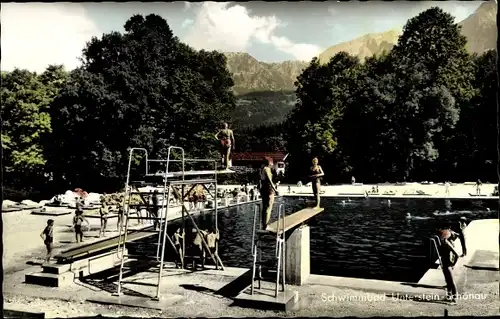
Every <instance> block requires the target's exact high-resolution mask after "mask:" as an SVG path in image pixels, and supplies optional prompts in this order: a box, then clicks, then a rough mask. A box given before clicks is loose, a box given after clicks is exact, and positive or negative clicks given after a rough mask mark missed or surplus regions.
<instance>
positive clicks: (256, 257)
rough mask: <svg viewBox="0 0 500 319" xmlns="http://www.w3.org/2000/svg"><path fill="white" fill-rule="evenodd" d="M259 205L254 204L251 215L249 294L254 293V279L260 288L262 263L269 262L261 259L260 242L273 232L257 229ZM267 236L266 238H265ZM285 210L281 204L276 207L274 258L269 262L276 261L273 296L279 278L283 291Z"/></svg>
mask: <svg viewBox="0 0 500 319" xmlns="http://www.w3.org/2000/svg"><path fill="white" fill-rule="evenodd" d="M259 211H260V210H259V206H258V205H256V206H255V209H254V217H253V233H252V257H253V266H252V285H251V288H250V294H252V295H253V294H254V289H255V281H256V280H257V282H258V286H257V289H261V281H262V279H263V277H262V271H263V267H262V266H264V265H267V264H268V263H269V262H263V261H262V247H261V244H262V242H263V241H265V240H266V239H270V237H271V236H272V235H274V234H273V233H271V232H269V231H266V230H257V227H258V226H257V223H259V224H260V220H258V218H257V215H260V212H259ZM266 237H267V238H266ZM285 240H286V238H285V212H284V208H283V204H280V205H279V208H278V220H277V229H276V239H275V245H276V248H275V256H274V260H272V261H271V263H273V264H274V262H276V282H275V284H276V286H275V291H274V296H275V297H276V298H277V297H278V292H279V284H280V278H281V291H285Z"/></svg>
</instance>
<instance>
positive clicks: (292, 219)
mask: <svg viewBox="0 0 500 319" xmlns="http://www.w3.org/2000/svg"><path fill="white" fill-rule="evenodd" d="M324 210H325V209H324V208H310V207H308V208H304V209H302V210H299V211H298V212H296V213H293V214H291V215H288V216H285V229H284V231H285V232H286V231H289V230H290V229H292V228H294V227H296V226H298V225H300V224H302V223H304V222H305V221H308V220H309V219H311V218H313V217H314V216H316V215H318V214H319V213H321V212H323V211H324ZM278 222H283V221H282V220H279V221H278V220H277V221H275V222H273V223H271V224H269V225H268V226H267V229H268V231H270V232H273V233H277V229H278Z"/></svg>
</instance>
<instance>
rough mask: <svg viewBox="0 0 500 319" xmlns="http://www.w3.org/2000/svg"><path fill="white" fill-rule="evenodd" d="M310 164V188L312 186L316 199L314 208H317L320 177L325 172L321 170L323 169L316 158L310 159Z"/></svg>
mask: <svg viewBox="0 0 500 319" xmlns="http://www.w3.org/2000/svg"><path fill="white" fill-rule="evenodd" d="M312 164H313V165H312V166H311V174H310V176H309V177H310V178H311V182H312V188H313V194H314V197H315V199H316V206H315V207H316V208H319V201H320V189H321V177H323V176H325V173H324V172H323V169H322V168H321V166H319V165H318V158H317V157H315V158H313V160H312Z"/></svg>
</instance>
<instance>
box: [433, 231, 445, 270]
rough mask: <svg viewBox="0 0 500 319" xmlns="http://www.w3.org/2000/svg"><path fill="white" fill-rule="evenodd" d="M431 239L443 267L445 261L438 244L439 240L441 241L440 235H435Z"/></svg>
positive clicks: (440, 265)
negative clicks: (442, 259) (442, 258)
mask: <svg viewBox="0 0 500 319" xmlns="http://www.w3.org/2000/svg"><path fill="white" fill-rule="evenodd" d="M430 240H431V242H432V244H433V245H434V248H435V249H436V254H437V256H438V260H439V267H442V265H443V263H442V261H441V254H440V253H439V249H438V244H437V242H439V237H438V236H434V237H432V238H431V239H430Z"/></svg>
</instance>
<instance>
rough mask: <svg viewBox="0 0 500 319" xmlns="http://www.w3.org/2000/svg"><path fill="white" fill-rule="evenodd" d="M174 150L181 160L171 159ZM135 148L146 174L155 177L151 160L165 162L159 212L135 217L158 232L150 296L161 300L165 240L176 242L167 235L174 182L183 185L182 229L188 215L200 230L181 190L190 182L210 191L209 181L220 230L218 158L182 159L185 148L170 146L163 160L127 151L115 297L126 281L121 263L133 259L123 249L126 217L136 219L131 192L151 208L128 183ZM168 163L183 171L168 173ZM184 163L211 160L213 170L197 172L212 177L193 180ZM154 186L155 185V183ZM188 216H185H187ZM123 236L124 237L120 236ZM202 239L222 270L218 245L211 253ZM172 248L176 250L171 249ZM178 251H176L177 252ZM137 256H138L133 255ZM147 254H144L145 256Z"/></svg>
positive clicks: (126, 225)
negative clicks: (155, 272) (155, 277)
mask: <svg viewBox="0 0 500 319" xmlns="http://www.w3.org/2000/svg"><path fill="white" fill-rule="evenodd" d="M173 150H176V151H180V153H181V159H173V158H171V157H172V151H173ZM137 151H141V152H144V153H145V154H146V155H145V158H146V167H145V176H146V177H153V176H158V174H157V173H155V172H153V173H150V172H149V168H148V167H149V163H150V162H157V163H164V165H165V171H164V172H163V173H162V175H163V183H162V185H161V187H162V188H163V197H162V203H161V206H160V205H157V206H156V207H154V209H157V208H158V206H160V209H159V210H157V212H158V215H157V216H155V217H150V218H148V217H146V218H143V217H139V215H138V217H137V219H141V218H142V219H144V220H146V219H150V220H155V223H154V227H155V229H154V230H153V231H152V232H154V233H158V240H157V250H156V256H155V257H152V256H151V259H152V261H155V262H157V263H159V267H160V268H159V272H158V280H157V283H156V284H155V285H154V286H156V287H157V289H156V294H155V297H154V298H152V299H154V300H159V299H160V295H161V279H162V276H163V265H164V261H165V248H166V247H165V245H166V243H167V241H168V242H169V244H170V245H171V246H172V247H173V248H175V245H174V243H173V242H172V239H171V238H170V237H169V236H168V234H167V225H168V218H169V214H168V212H169V206H170V205H169V202H170V198H171V193H172V191H174V190H173V185H180V186H181V188H182V191H181V194H180V195H181V196H180V197H181V207H182V209H181V210H182V226H181V228H182V232H183V233H185V228H186V217H189V218H190V219H191V221H192V223H193V225H194V226H195V227H196V229H197V231H198V232H199V231H200V229H199V228H198V225H197V224H196V222H195V220H194V218H193V217H192V216H191V214H190V213H189V211H188V209H186V207H185V199H186V197H187V194H189V193H185V192H184V190H185V186H186V185H193V188H194V187H195V186H196V185H199V184H201V185H203V186H204V188H205V189H207V190H209V188H208V187H206V184H208V183H211V184H214V186H215V187H214V194H212V193H211V192H210V191H209V194H210V195H211V196H213V198H214V199H215V205H214V213H215V229H216V232H217V233H218V231H219V228H218V219H217V212H218V207H217V206H218V205H217V161H216V160H212V159H186V158H185V153H184V149H183V148H182V147H177V146H170V147H169V148H168V151H167V159H166V160H162V159H149V158H148V152H147V150H146V149H144V148H131V149H130V152H129V162H128V168H127V180H126V183H125V200H124V202H123V203H122V205H124V211H125V212H124V217H123V219H122V221H121V224H120V226H119V236H118V237H119V239H118V246H117V253H118V256H119V258H120V259H121V261H120V273H119V278H118V288H117V292H116V293H115V294H114V295H117V296H120V295H121V288H122V284H124V283H126V281H124V280H123V272H124V269H125V267H124V265H125V261H126V259H129V258H134V256H132V255H126V254H125V249H126V242H127V234H128V232H129V219H136V218H130V206H131V199H132V196H133V195H134V194H139V195H141V198H142V201H143V202H144V207H145V208H146V209H148V210H150V209H151V205H150V204H149V202H148V200H147V199H146V198H145V196H144V195H145V192H138V191H134V189H132V186H131V181H130V171H131V166H132V158H133V155H134V152H137ZM171 162H181V165H182V171H180V172H171V171H170V168H171V167H170V163H171ZM186 162H208V163H213V167H214V170H213V171H203V172H200V173H201V174H200V175H202V174H204V175H207V174H213V176H214V177H213V179H196V180H187V179H186V178H185V177H186V176H196V175H197V174H196V172H193V171H189V174H186V170H185V169H186V167H185V164H186ZM155 186H156V185H155ZM132 206H138V205H132ZM137 208H140V207H137ZM186 215H187V216H186ZM156 221H158V223H156ZM123 222H125V225H124V226H125V229H124V231H123V232H122V228H123V227H122V226H123ZM156 226H158V228H156ZM122 238H123V239H122ZM202 242H203V246H204V249H207V251H208V252H209V254H210V257H211V258H212V260H213V261H214V263H215V265H216V268H218V267H219V266H220V267H221V269H222V270H223V269H224V266H223V264H222V261H221V260H220V258H219V256H218V245H217V244H216V248H215V254H212V253H211V252H210V250H209V249H208V244H207V242H206V241H205V239H204V238H203V236H202ZM182 245H183V247H182V251H183V253H182V256H179V257H180V258H182V259H184V256H185V249H186V241H185V240H183V242H182ZM174 250H175V249H174ZM176 253H177V251H176ZM135 257H137V256H135ZM144 257H146V256H144ZM182 264H184V260H182Z"/></svg>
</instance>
